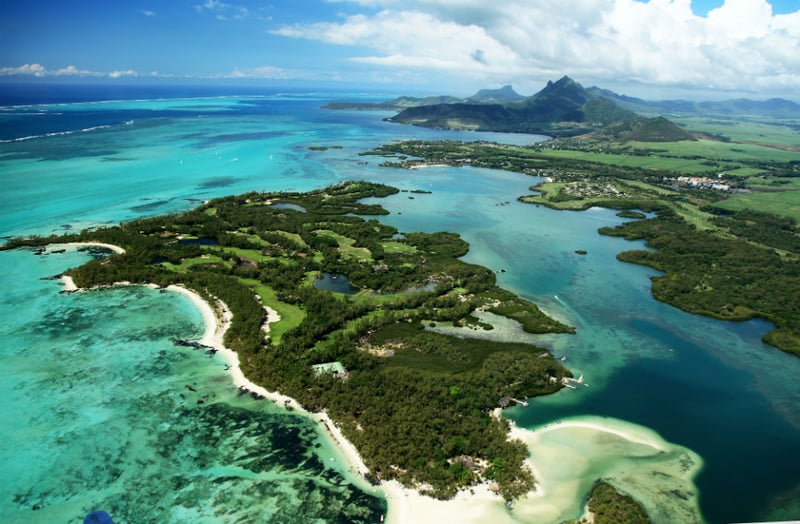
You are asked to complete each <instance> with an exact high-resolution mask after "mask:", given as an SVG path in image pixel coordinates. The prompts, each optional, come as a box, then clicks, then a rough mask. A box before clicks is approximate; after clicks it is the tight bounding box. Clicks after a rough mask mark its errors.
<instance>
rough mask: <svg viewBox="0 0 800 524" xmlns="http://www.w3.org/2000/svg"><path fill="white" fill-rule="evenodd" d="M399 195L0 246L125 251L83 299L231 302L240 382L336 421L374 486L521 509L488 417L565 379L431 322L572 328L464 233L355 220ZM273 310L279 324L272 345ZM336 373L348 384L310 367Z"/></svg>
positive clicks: (346, 197) (336, 193) (517, 471)
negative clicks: (483, 312)
mask: <svg viewBox="0 0 800 524" xmlns="http://www.w3.org/2000/svg"><path fill="white" fill-rule="evenodd" d="M396 192H397V190H396V189H394V188H391V187H388V186H384V185H380V184H373V183H368V182H348V183H343V184H339V185H336V186H332V187H328V188H325V189H322V190H319V191H313V192H310V193H269V194H261V193H248V194H245V195H242V196H232V197H225V198H220V199H216V200H212V201H210V202H208V203H207V204H204V205H203V206H200V207H198V208H197V209H194V210H192V211H189V212H187V213H184V214H180V215H169V216H163V217H155V218H148V219H141V220H135V221H132V222H130V223H126V224H122V225H120V226H117V227H110V228H106V229H100V230H96V231H83V232H81V233H77V234H71V235H66V236H52V237H46V238H30V239H16V240H12V241H10V242H9V243H8V244H7V245H6V246H4V249H11V248H18V247H23V246H40V245H45V244H49V243H57V242H68V241H95V242H106V243H111V244H116V245H119V246H121V247H123V248H124V249H125V250H126V252H125V253H124V254H122V255H114V256H112V257H109V258H107V259H103V260H93V261H91V262H88V263H87V264H84V265H83V266H80V267H77V268H73V269H70V270H68V272H67V273H68V274H69V275H70V276H72V277H73V278H74V280H75V282H76V284H77V285H78V286H81V287H95V286H103V285H108V284H112V283H114V282H118V281H130V282H133V283H155V284H157V285H159V286H166V285H169V284H178V283H180V284H183V285H185V286H186V287H188V288H190V289H193V290H195V291H196V292H198V293H199V294H201V295H202V296H204V297H206V298H207V299H208V300H209V301H211V302H212V303H213V302H214V301H215V300H216V299H219V300H221V301H223V302H224V303H225V304H227V305H228V307H229V308H230V310H231V311H232V313H233V321H232V325H231V327H230V329H229V330H228V332H227V333H226V335H225V344H226V346H227V347H230V348H231V349H234V350H235V351H237V353H238V354H239V358H240V361H241V365H242V368H243V371H244V372H245V374H246V375H247V376H248V377H249V378H250V379H251V380H253V381H254V382H255V383H258V384H260V385H262V386H264V387H266V388H267V389H269V390H277V391H281V392H282V393H285V394H287V395H289V396H291V397H294V398H295V399H297V400H298V401H299V402H300V403H301V404H302V405H304V406H305V407H306V408H308V409H309V410H312V411H316V410H327V411H328V413H329V414H330V416H331V417H332V419H333V420H334V421H335V422H336V423H337V424H338V425H339V426H340V427H341V428H342V431H343V432H344V434H345V435H346V436H347V437H348V438H349V439H350V440H351V441H352V442H353V443H354V444H355V445H356V446H357V448H358V449H359V451H360V452H361V454H362V456H363V457H364V460H365V462H366V463H367V465H368V466H369V467H370V469H371V470H372V471H373V472H374V474H375V476H376V477H377V478H379V479H398V480H400V481H401V482H403V483H404V484H406V485H409V486H418V487H422V486H424V488H423V489H424V490H425V491H426V492H428V493H430V494H431V495H433V496H436V497H443V498H446V497H450V496H452V495H453V494H454V493H455V492H456V490H458V489H461V488H467V487H469V486H470V485H472V484H474V483H475V482H478V481H486V480H492V481H495V482H497V484H498V486H499V490H500V493H501V494H502V495H503V496H504V497H506V498H508V499H511V498H515V497H519V496H521V495H523V494H524V493H526V492H528V491H529V490H530V489H531V488H532V486H533V481H534V479H533V477H532V475H531V473H530V471H529V470H528V469H526V468H525V467H524V465H523V460H524V459H525V457H526V456H527V448H526V447H525V445H524V444H523V443H522V442H519V441H508V440H507V436H508V423H507V422H506V421H505V420H504V419H502V418H496V417H494V416H492V415H491V412H492V410H493V409H494V408H495V407H496V406H497V405H498V402H499V400H500V399H501V398H504V397H511V396H513V397H516V398H523V397H525V396H535V395H542V394H547V393H551V392H554V391H556V390H558V389H559V388H560V387H561V380H562V378H564V377H566V376H569V372H568V371H567V370H566V369H565V368H564V367H562V366H561V364H560V363H559V362H557V361H555V360H554V359H553V358H552V357H551V356H550V355H548V354H547V353H546V351H544V350H542V349H540V348H536V347H534V346H529V345H523V344H502V343H494V342H487V341H482V340H470V339H461V338H456V337H449V336H445V335H441V334H436V333H433V332H430V331H426V330H425V329H424V328H423V322H430V321H436V322H438V321H443V322H457V323H469V324H473V325H474V324H476V323H477V319H476V318H475V317H474V316H472V313H473V312H474V311H475V310H476V309H478V308H482V309H488V310H490V311H493V312H495V313H496V314H499V315H505V316H508V317H510V318H514V319H517V320H519V321H520V323H521V324H522V326H523V329H525V330H527V331H530V332H534V333H542V332H564V333H568V332H571V331H572V328H570V327H569V326H565V325H563V324H561V323H559V322H557V321H555V320H553V319H550V318H549V317H547V316H546V315H544V314H543V313H542V312H541V311H539V309H538V308H537V307H536V306H535V305H534V304H532V303H530V302H527V301H525V300H522V299H520V298H519V297H516V296H514V295H513V294H511V293H509V292H507V291H505V290H502V289H500V288H498V287H497V286H496V285H495V275H494V273H493V272H492V271H490V270H488V269H486V268H484V267H481V266H476V265H472V264H467V263H465V262H462V261H460V260H459V259H458V257H460V256H462V255H463V254H465V253H466V252H467V250H468V246H467V244H466V242H464V241H463V240H462V239H461V238H460V237H459V236H458V235H456V234H453V233H446V232H442V233H433V234H428V233H408V234H406V235H405V236H404V238H399V239H398V238H397V235H396V234H397V230H396V229H394V228H392V227H389V226H385V225H382V224H380V223H379V222H378V221H376V220H374V219H365V218H361V217H360V216H356V215H380V214H385V213H386V211H385V210H384V209H383V208H382V207H380V206H378V205H366V204H362V203H360V201H361V200H363V199H364V198H366V197H381V196H386V195H390V194H393V193H396ZM276 202H280V203H286V204H294V206H292V207H291V208H286V207H285V206H279V207H276V206H275V203H276ZM298 206H299V207H298ZM299 209H304V210H305V211H300V210H299ZM322 272H332V273H342V274H344V275H346V276H347V277H348V279H349V281H350V282H351V283H352V284H353V285H354V286H357V287H359V288H360V289H362V290H363V291H362V292H361V293H359V294H357V295H341V294H336V293H332V292H330V291H325V290H322V289H316V288H315V287H314V285H313V282H314V280H315V277H316V276H317V275H318V274H320V273H322ZM264 306H268V307H270V308H272V309H275V310H276V311H277V312H278V313H279V314H280V317H281V319H280V321H278V322H276V323H273V324H272V325H270V329H269V333H268V334H267V333H265V331H264V330H263V325H264V322H265V316H266V315H265V309H264ZM331 362H339V363H341V364H342V365H343V366H344V368H345V369H346V370H347V373H346V377H342V375H341V374H339V375H334V374H330V373H316V372H315V371H314V368H313V366H316V365H319V364H328V363H331ZM323 367H324V366H323Z"/></svg>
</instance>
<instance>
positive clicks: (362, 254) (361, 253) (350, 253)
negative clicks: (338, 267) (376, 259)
mask: <svg viewBox="0 0 800 524" xmlns="http://www.w3.org/2000/svg"><path fill="white" fill-rule="evenodd" d="M315 233H317V234H318V235H320V236H326V237H330V238H332V239H334V240H335V241H336V243H337V244H339V253H340V254H341V255H342V257H344V258H352V259H354V260H358V261H360V262H371V261H372V253H370V252H369V249H367V248H365V247H354V246H353V244H354V243H355V240H353V239H352V238H347V237H346V236H344V235H340V234H339V233H336V232H335V231H331V230H329V229H318V230H316V231H315Z"/></svg>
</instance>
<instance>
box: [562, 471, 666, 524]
mask: <svg viewBox="0 0 800 524" xmlns="http://www.w3.org/2000/svg"><path fill="white" fill-rule="evenodd" d="M587 508H588V510H589V512H590V513H591V514H592V517H591V520H590V521H587V520H586V519H581V520H580V521H578V522H577V523H574V524H583V523H585V522H593V523H594V524H620V523H625V524H649V523H650V519H649V518H648V516H647V513H646V512H645V510H644V508H643V507H642V506H641V504H639V503H638V502H637V501H636V500H635V499H634V498H633V497H630V496H628V495H624V494H622V493H620V492H619V491H617V490H616V489H615V488H614V487H613V486H612V485H611V484H609V483H608V482H605V481H603V480H599V481H597V482H595V484H594V486H593V487H592V491H591V492H590V493H589V500H588V502H587Z"/></svg>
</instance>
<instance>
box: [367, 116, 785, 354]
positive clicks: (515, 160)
mask: <svg viewBox="0 0 800 524" xmlns="http://www.w3.org/2000/svg"><path fill="white" fill-rule="evenodd" d="M658 125H659V126H661V125H666V124H664V122H661V123H659V124H658ZM761 126H762V127H759V128H758V129H759V130H760V131H761V134H762V135H763V136H762V137H761V138H763V139H764V140H766V141H770V140H772V137H771V136H770V135H768V133H767V130H766V129H764V127H763V126H764V124H761ZM781 126H782V124H779V125H778V126H777V128H778V131H776V133H777V135H778V136H779V137H780V139H781V143H782V144H783V146H781V147H775V146H774V144H769V143H759V142H758V141H755V140H747V137H746V136H744V135H743V134H737V135H735V140H734V139H726V140H720V139H719V138H720V137H718V139H717V140H716V141H714V140H710V139H708V138H703V139H701V140H695V141H686V140H682V141H678V142H659V143H658V144H652V143H644V142H637V141H632V140H628V139H623V140H610V139H609V137H610V136H612V135H611V134H609V133H608V132H603V133H592V134H589V135H585V136H581V137H576V138H571V139H558V140H551V141H548V142H543V143H540V144H536V145H534V146H531V147H518V146H502V145H498V144H488V143H462V142H420V141H408V142H400V143H391V144H386V145H384V146H381V147H379V148H377V149H375V150H374V151H372V152H370V153H369V154H375V155H381V156H384V157H386V159H387V160H386V161H385V162H384V164H383V165H385V166H387V167H397V168H413V167H416V166H420V165H425V164H446V165H453V166H476V167H489V168H495V169H504V170H509V171H516V172H520V173H525V174H528V175H534V176H539V177H543V178H545V182H543V183H541V184H539V185H538V186H536V187H535V188H534V189H536V191H537V194H534V195H526V196H522V197H520V200H521V201H523V202H528V203H532V204H537V205H544V206H548V207H552V208H554V209H564V210H582V209H588V208H589V207H592V206H601V207H607V208H611V209H618V210H620V216H623V217H626V218H631V219H634V220H633V221H631V222H628V223H626V224H623V225H621V226H618V227H616V228H603V229H601V233H603V234H607V235H615V236H623V237H625V238H628V239H631V240H634V239H640V240H645V241H646V243H647V246H648V247H650V248H652V249H654V250H655V251H645V250H636V251H629V252H625V253H621V254H620V255H619V256H618V258H619V259H620V260H623V261H626V262H632V263H637V264H643V265H648V266H650V267H653V268H655V269H657V270H659V271H662V272H664V275H662V276H658V277H655V278H653V288H652V289H653V296H654V297H656V298H657V299H659V300H662V301H664V302H667V303H669V304H672V305H674V306H677V307H679V308H681V309H684V310H685V311H688V312H691V313H696V314H702V315H708V316H712V317H715V318H720V319H725V320H745V319H749V318H753V317H760V318H764V319H767V320H770V321H772V322H773V323H775V325H776V329H775V330H773V331H771V332H769V333H768V334H767V335H766V336H765V337H764V341H765V342H767V343H769V344H771V345H773V346H776V347H778V348H780V349H782V350H784V351H787V352H790V353H794V354H796V355H800V249H799V248H800V238H798V234H799V233H800V231H798V227H797V220H799V219H800V153H799V152H798V149H799V148H798V146H800V137H798V136H797V134H796V133H795V134H794V136H793V137H790V136H789V135H788V134H787V133H786V131H785V129H784V128H783V127H781ZM704 136H707V134H706V135H704ZM723 138H724V137H723ZM789 144H791V145H789ZM756 210H757V211H756ZM645 213H655V216H654V217H652V218H647V219H646V217H647V215H646V214H645ZM506 313H507V312H506Z"/></svg>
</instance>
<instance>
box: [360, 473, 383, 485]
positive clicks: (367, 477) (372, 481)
mask: <svg viewBox="0 0 800 524" xmlns="http://www.w3.org/2000/svg"><path fill="white" fill-rule="evenodd" d="M364 480H366V481H367V482H369V483H370V485H372V486H380V484H381V481H380V479H379V478H378V477H376V476H375V475H373V474H372V473H364Z"/></svg>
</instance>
